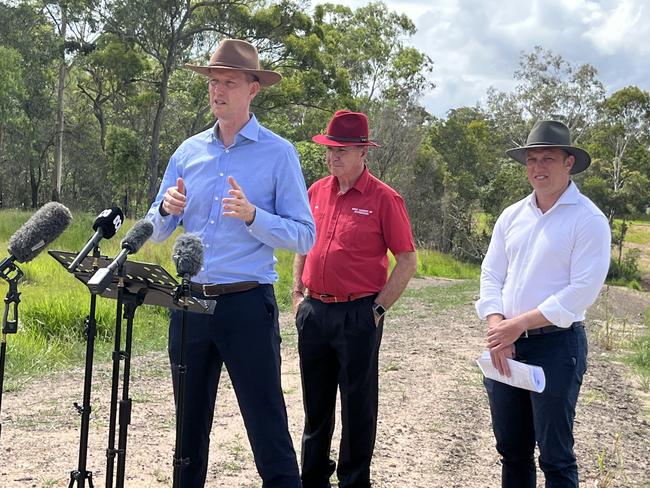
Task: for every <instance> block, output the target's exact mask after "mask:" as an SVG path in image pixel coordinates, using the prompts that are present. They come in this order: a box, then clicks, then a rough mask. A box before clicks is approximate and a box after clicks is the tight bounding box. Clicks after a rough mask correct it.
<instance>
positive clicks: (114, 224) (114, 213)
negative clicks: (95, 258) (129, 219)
mask: <svg viewBox="0 0 650 488" xmlns="http://www.w3.org/2000/svg"><path fill="white" fill-rule="evenodd" d="M122 223H124V214H123V213H122V210H121V209H120V208H119V207H112V208H107V209H106V210H103V211H102V213H100V214H99V215H98V216H97V218H96V219H95V222H93V230H94V231H95V234H94V235H93V236H92V237H91V238H90V240H89V241H88V242H87V243H86V245H85V246H84V247H83V249H82V250H81V251H79V254H77V257H75V258H74V261H72V263H71V264H70V266H68V271H70V272H71V273H74V270H75V269H77V266H79V263H81V261H83V260H84V258H85V257H86V256H88V253H90V251H91V250H92V249H93V247H95V246H96V245H97V244H99V241H101V240H102V239H110V238H111V237H113V236H114V235H115V233H116V232H117V231H118V230H120V227H122Z"/></svg>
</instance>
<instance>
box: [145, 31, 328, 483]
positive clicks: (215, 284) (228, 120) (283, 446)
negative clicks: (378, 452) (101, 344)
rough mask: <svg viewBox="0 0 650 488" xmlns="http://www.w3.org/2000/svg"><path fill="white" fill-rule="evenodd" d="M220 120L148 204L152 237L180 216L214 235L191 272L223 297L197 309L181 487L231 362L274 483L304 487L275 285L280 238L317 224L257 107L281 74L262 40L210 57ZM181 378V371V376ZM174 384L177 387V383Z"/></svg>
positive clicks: (198, 476) (293, 243) (203, 449)
mask: <svg viewBox="0 0 650 488" xmlns="http://www.w3.org/2000/svg"><path fill="white" fill-rule="evenodd" d="M187 67H188V68H190V69H192V70H194V71H197V72H198V73H201V74H204V75H206V76H207V77H208V90H209V94H210V107H211V109H212V113H213V114H214V116H215V117H216V118H217V123H216V124H215V125H214V127H212V128H210V129H208V130H206V131H205V132H202V133H199V134H197V135H195V136H193V137H190V138H189V139H187V140H186V141H184V142H183V143H182V144H181V145H180V146H179V148H178V149H177V150H176V152H175V153H174V154H173V155H172V157H171V159H170V161H169V165H168V167H167V170H166V171H165V175H164V177H163V181H162V184H161V187H160V190H159V192H158V196H157V197H156V200H155V201H154V202H153V204H152V206H151V209H150V210H149V213H148V215H147V216H148V218H149V219H150V220H151V221H152V222H153V224H154V228H155V230H154V234H153V237H152V238H153V239H154V240H156V241H162V240H165V239H166V238H168V237H169V236H170V235H171V234H172V232H173V231H174V229H175V228H176V227H177V226H178V225H179V223H181V221H182V225H183V227H184V229H185V231H186V232H192V233H195V234H197V235H198V236H199V237H200V238H201V240H202V242H203V246H204V265H203V268H202V269H201V271H200V273H199V274H198V275H196V276H195V277H194V278H193V282H192V291H193V293H194V294H195V295H196V296H199V297H204V298H208V299H215V298H216V303H217V305H216V308H215V311H214V314H213V315H203V314H190V318H189V321H188V327H187V329H186V334H187V349H186V357H187V376H186V392H185V411H184V415H183V419H182V421H183V429H184V431H183V439H182V445H183V457H188V458H189V460H190V464H189V466H187V467H185V468H184V469H183V472H182V487H175V488H197V487H202V486H204V483H205V478H206V473H207V467H208V463H207V461H208V448H209V440H210V429H211V426H212V419H213V413H214V405H215V400H216V394H217V387H218V383H219V377H220V373H221V369H222V366H223V365H224V364H225V365H226V368H227V369H228V373H229V375H230V379H231V380H232V384H233V387H234V390H235V393H236V395H237V400H238V402H239V407H240V410H241V413H242V417H243V419H244V423H245V425H246V430H247V433H248V438H249V440H250V443H251V447H252V449H253V453H254V456H255V463H256V465H257V469H258V472H259V473H260V476H261V477H262V480H263V486H264V487H265V488H275V487H278V488H280V487H282V488H296V487H300V486H301V484H300V478H299V475H298V466H297V462H296V454H295V451H294V449H293V445H292V441H291V437H290V436H289V430H288V424H287V414H286V407H285V403H284V398H283V396H282V388H281V384H280V332H279V324H278V308H277V304H276V301H275V295H274V292H273V283H274V282H275V281H276V280H277V278H278V275H277V273H276V271H275V262H276V260H275V257H274V255H273V250H274V248H276V247H282V248H286V249H289V250H291V251H294V252H297V253H300V254H306V253H307V251H308V250H309V249H310V248H311V246H312V244H313V242H314V236H315V226H314V222H313V219H312V215H311V211H310V209H309V202H308V199H307V192H306V188H305V181H304V178H303V176H302V172H301V169H300V163H299V161H298V155H297V153H296V150H295V148H294V147H293V146H292V145H291V144H290V143H289V142H288V141H286V140H284V139H282V138H281V137H279V136H277V135H276V134H274V133H273V132H271V131H269V130H268V129H266V128H264V127H262V126H261V125H260V124H259V123H258V122H257V119H256V118H255V116H254V115H253V114H251V113H250V112H249V108H250V103H251V101H252V100H253V98H255V96H256V95H257V93H258V92H259V90H260V87H262V86H269V85H272V84H274V83H277V82H278V81H280V79H281V76H280V75H279V74H278V73H276V72H273V71H266V70H261V69H260V67H259V60H258V54H257V50H256V49H255V47H253V46H252V45H251V44H249V43H247V42H245V41H239V40H233V39H227V40H224V41H223V42H222V43H221V44H220V45H219V47H218V49H217V50H216V51H215V53H214V54H213V55H212V58H211V59H210V64H209V65H208V66H193V65H187ZM180 321H181V318H180V314H179V313H174V314H173V315H172V319H171V324H170V329H169V356H170V360H171V362H172V364H178V362H179V357H180ZM175 382H176V381H175ZM175 393H177V392H176V389H175Z"/></svg>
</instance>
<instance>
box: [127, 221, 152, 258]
mask: <svg viewBox="0 0 650 488" xmlns="http://www.w3.org/2000/svg"><path fill="white" fill-rule="evenodd" d="M152 234H153V224H152V223H151V222H149V221H148V220H146V219H142V220H138V221H137V222H136V223H135V224H133V227H131V229H129V231H128V232H127V233H126V235H125V236H124V239H122V249H126V250H127V251H129V253H130V254H134V253H136V252H138V251H139V250H140V248H141V247H142V245H143V244H144V243H145V242H147V240H148V239H149V238H150V237H151V235H152Z"/></svg>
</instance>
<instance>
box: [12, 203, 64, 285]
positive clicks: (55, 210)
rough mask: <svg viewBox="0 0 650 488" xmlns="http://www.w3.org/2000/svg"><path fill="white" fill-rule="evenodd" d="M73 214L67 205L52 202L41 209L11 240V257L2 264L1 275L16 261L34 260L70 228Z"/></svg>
mask: <svg viewBox="0 0 650 488" xmlns="http://www.w3.org/2000/svg"><path fill="white" fill-rule="evenodd" d="M71 220H72V214H71V213H70V210H68V208H67V207H66V206H65V205H61V204H60V203H57V202H50V203H46V204H45V205H43V206H42V207H41V208H39V209H38V210H37V211H36V213H35V214H34V215H32V216H31V217H30V218H29V220H28V221H27V222H25V223H24V224H23V226H22V227H21V228H20V229H18V230H17V231H16V232H15V233H14V235H12V236H11V238H10V239H9V245H8V246H7V251H9V257H8V258H5V259H4V260H3V261H2V262H0V273H4V271H5V270H6V269H7V268H10V267H11V266H12V265H13V263H14V261H18V262H19V263H27V262H29V261H31V260H32V259H34V258H35V257H36V256H38V254H39V253H40V252H41V251H42V250H43V249H45V247H46V246H47V245H48V244H50V243H51V242H53V241H55V240H56V238H57V237H59V236H60V235H61V234H62V233H63V231H64V230H65V229H66V227H68V225H69V224H70V221H71Z"/></svg>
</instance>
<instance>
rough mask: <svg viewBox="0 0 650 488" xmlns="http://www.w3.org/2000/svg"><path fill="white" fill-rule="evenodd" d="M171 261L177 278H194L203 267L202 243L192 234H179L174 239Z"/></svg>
mask: <svg viewBox="0 0 650 488" xmlns="http://www.w3.org/2000/svg"><path fill="white" fill-rule="evenodd" d="M172 260H173V261H174V264H175V265H176V274H178V276H196V275H197V274H199V272H200V271H201V267H202V266H203V243H202V242H201V239H200V238H199V237H198V236H196V235H194V234H181V235H180V236H178V239H176V242H175V243H174V248H173V254H172Z"/></svg>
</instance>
